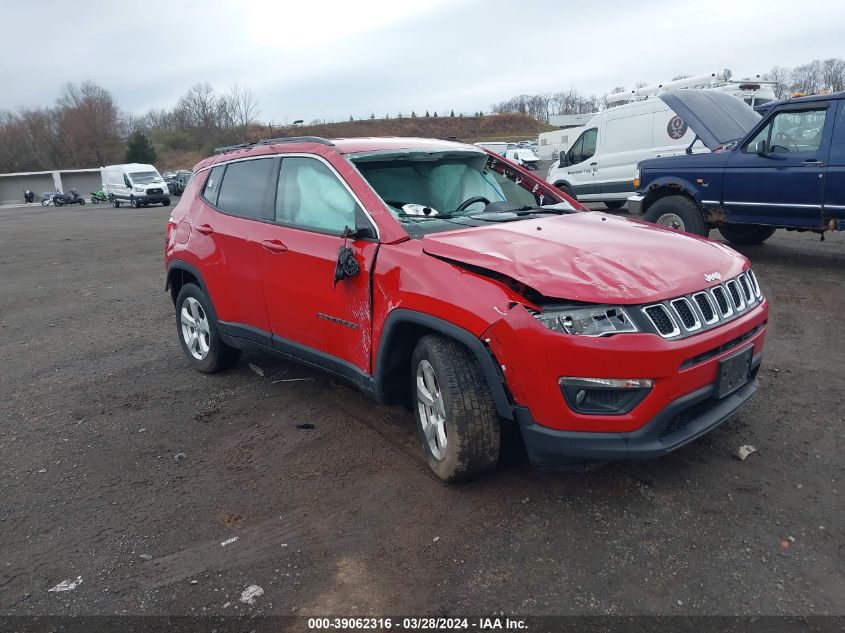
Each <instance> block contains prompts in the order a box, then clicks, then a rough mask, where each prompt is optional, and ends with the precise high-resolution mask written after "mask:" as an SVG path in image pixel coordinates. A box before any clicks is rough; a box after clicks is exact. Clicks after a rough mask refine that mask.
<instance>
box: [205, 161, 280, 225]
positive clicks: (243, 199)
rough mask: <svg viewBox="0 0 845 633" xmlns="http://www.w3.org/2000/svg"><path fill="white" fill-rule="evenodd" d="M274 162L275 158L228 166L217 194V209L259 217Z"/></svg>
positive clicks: (261, 214) (262, 214)
mask: <svg viewBox="0 0 845 633" xmlns="http://www.w3.org/2000/svg"><path fill="white" fill-rule="evenodd" d="M275 162H276V161H275V158H257V159H254V160H244V161H240V162H237V163H229V165H228V166H227V167H226V173H225V175H224V176H223V182H222V183H221V184H220V193H218V194H217V206H218V207H219V208H220V210H221V211H225V212H226V213H231V214H232V215H242V216H244V217H247V218H263V217H264V208H265V205H266V202H267V192H268V189H269V188H270V184H271V178H272V177H273V165H274V164H275Z"/></svg>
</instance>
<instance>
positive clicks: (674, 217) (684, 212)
mask: <svg viewBox="0 0 845 633" xmlns="http://www.w3.org/2000/svg"><path fill="white" fill-rule="evenodd" d="M645 219H646V220H647V221H649V222H652V223H654V224H659V225H660V226H665V227H668V228H670V229H675V230H676V231H685V232H687V233H693V234H695V235H700V236H702V237H707V236H708V235H710V227H709V226H707V223H706V222H705V221H704V216H703V215H702V213H701V207H699V206H698V205H697V204H696V203H695V201H693V200H691V199H689V198H687V197H686V196H666V197H665V198H660V200H658V201H657V202H655V203H654V204H653V205H651V206H650V207H649V208H648V211H646V214H645Z"/></svg>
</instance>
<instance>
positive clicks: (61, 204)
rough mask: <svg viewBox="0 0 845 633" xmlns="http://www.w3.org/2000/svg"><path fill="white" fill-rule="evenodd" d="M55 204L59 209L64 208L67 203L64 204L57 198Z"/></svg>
mask: <svg viewBox="0 0 845 633" xmlns="http://www.w3.org/2000/svg"><path fill="white" fill-rule="evenodd" d="M53 204H54V205H56V206H57V207H62V206H64V204H65V203H64V202H62V201H61V200H59V199H58V198H56V199H55V200H53Z"/></svg>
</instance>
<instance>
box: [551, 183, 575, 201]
mask: <svg viewBox="0 0 845 633" xmlns="http://www.w3.org/2000/svg"><path fill="white" fill-rule="evenodd" d="M555 187H557V188H558V189H560V191H562V192H563V193H565V194H566V195H567V196H569V197H570V198H572V199H573V200H577V199H578V198H576V197H575V194H574V193H573V192H572V189H571V188H570V187H569V186H568V185H555Z"/></svg>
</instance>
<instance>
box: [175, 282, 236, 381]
mask: <svg viewBox="0 0 845 633" xmlns="http://www.w3.org/2000/svg"><path fill="white" fill-rule="evenodd" d="M210 305H211V302H210V301H209V300H208V297H206V296H205V293H204V292H203V291H202V289H201V288H200V287H199V286H197V285H196V284H185V285H184V286H182V288H181V290H179V295H178V296H177V297H176V333H177V334H178V336H179V346H180V347H181V348H182V352H183V353H184V354H185V358H187V359H188V362H189V363H191V366H192V367H193V368H194V369H196V370H197V371H199V372H202V373H204V374H213V373H215V372H218V371H222V370H223V369H226V368H228V367H231V366H232V365H233V364H234V363H235V361H237V360H238V357H239V356H240V355H241V351H240V350H239V349H235V348H234V347H229V346H228V345H226V344H225V343H224V342H223V341H222V340H221V338H220V331H219V330H218V329H217V321H216V320H215V318H214V316H213V312H212V310H211V309H210Z"/></svg>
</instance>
